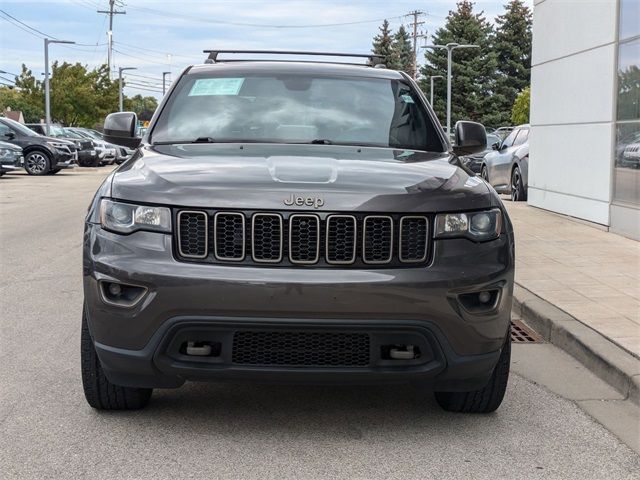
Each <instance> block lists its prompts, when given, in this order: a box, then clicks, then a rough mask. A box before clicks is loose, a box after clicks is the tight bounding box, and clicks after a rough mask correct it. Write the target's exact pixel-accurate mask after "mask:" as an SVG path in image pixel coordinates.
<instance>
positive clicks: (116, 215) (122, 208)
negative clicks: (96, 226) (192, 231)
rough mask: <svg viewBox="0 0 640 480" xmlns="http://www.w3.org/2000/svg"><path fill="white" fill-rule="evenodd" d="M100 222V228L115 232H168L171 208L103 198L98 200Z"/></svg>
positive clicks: (169, 229)
mask: <svg viewBox="0 0 640 480" xmlns="http://www.w3.org/2000/svg"><path fill="white" fill-rule="evenodd" d="M100 224H101V225H102V228H104V229H106V230H111V231H113V232H117V233H132V232H135V231H137V230H151V231H154V232H165V233H170V232H171V210H169V209H168V208H166V207H152V206H149V205H134V204H132V203H122V202H115V201H113V200H109V199H106V198H103V199H102V200H101V202H100Z"/></svg>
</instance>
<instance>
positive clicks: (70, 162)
mask: <svg viewBox="0 0 640 480" xmlns="http://www.w3.org/2000/svg"><path fill="white" fill-rule="evenodd" d="M77 162H78V152H77V151H73V152H71V151H68V150H61V149H56V150H55V153H54V155H53V165H52V168H73V167H75V166H76V163H77Z"/></svg>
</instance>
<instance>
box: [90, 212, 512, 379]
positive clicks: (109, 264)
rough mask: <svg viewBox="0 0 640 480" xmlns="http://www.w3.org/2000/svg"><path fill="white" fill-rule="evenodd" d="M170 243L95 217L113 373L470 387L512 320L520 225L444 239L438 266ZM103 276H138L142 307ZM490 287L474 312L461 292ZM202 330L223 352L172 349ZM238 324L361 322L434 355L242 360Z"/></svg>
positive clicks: (93, 302) (104, 328) (486, 369)
mask: <svg viewBox="0 0 640 480" xmlns="http://www.w3.org/2000/svg"><path fill="white" fill-rule="evenodd" d="M172 251H173V247H172V239H171V237H170V236H169V235H163V234H157V233H150V232H136V233H134V234H131V235H128V236H122V235H117V234H113V233H109V232H106V231H104V230H102V229H101V228H100V226H98V225H95V224H87V226H86V230H85V248H84V261H83V265H84V292H85V302H86V309H87V318H88V322H89V328H90V331H91V334H92V337H93V339H94V343H95V346H96V349H97V352H98V356H99V357H100V360H101V363H102V364H103V367H104V370H105V372H106V373H107V376H108V377H109V378H110V379H111V381H112V382H113V383H116V384H120V385H131V386H147V387H173V386H179V385H180V384H182V383H183V382H184V381H185V380H203V379H208V380H227V379H247V380H257V379H262V380H271V379H274V380H278V381H293V382H301V381H310V382H314V383H315V382H318V383H324V382H339V383H341V382H362V383H368V382H376V383H377V382H398V381H418V382H420V383H431V384H433V385H434V387H435V388H437V389H445V390H471V389H474V388H479V387H481V386H482V385H483V384H484V383H483V382H486V381H487V379H488V378H489V376H490V374H491V372H492V370H493V367H494V365H495V363H496V362H497V359H498V356H499V354H500V349H501V347H502V345H503V342H504V339H505V336H506V335H507V332H508V328H509V320H510V310H511V299H512V293H513V239H512V236H511V234H504V235H502V236H501V237H500V238H499V239H498V240H495V241H492V242H487V243H473V242H470V241H469V240H464V239H449V240H445V241H436V242H435V244H434V259H433V262H432V264H431V265H429V266H428V267H421V268H398V269H377V270H376V269H369V270H354V269H343V270H336V269H322V268H264V267H244V266H243V267H240V266H223V265H210V264H194V263H184V262H178V261H176V260H175V259H174V257H173V253H172ZM100 281H116V282H121V283H125V284H126V283H128V284H132V285H138V286H142V287H145V288H146V289H147V292H146V294H145V296H144V297H143V298H142V299H141V300H140V301H139V302H138V303H137V304H136V305H135V306H133V307H131V308H123V307H118V306H114V305H110V304H108V303H106V302H105V301H103V300H102V298H103V297H102V296H101V292H100V287H99V282H100ZM490 288H491V289H492V288H497V289H499V291H500V292H501V293H500V296H499V298H498V300H497V302H496V304H495V305H494V307H493V308H491V309H490V310H488V311H484V312H482V313H473V314H472V313H469V312H468V311H467V310H465V309H464V308H463V307H462V305H461V304H460V302H459V301H458V295H459V294H461V293H468V292H475V291H480V290H483V289H490ZM194 329H195V330H196V331H198V332H200V333H199V334H202V335H205V336H206V335H209V336H211V335H213V337H215V340H216V341H218V340H220V343H221V344H222V348H223V354H222V355H221V357H220V359H219V360H220V361H217V362H213V363H211V362H205V363H204V364H203V363H202V362H194V361H191V359H188V358H183V357H181V356H180V355H179V354H176V351H175V349H173V350H172V349H171V348H170V347H169V346H170V345H171V344H172V341H173V340H174V339H175V338H178V336H179V335H184V332H189V331H192V330H194ZM239 329H258V330H260V329H262V330H265V329H267V330H277V329H290V330H295V331H306V330H310V331H332V332H344V331H358V332H364V333H366V334H367V335H369V336H370V338H371V339H372V342H373V344H376V345H377V344H379V343H380V342H384V341H387V342H389V343H402V344H403V343H408V342H409V341H411V342H412V344H420V345H423V347H422V348H421V351H423V352H427V351H428V352H429V354H428V355H427V354H424V355H423V357H422V361H421V362H418V363H414V364H396V365H397V366H396V365H381V364H380V363H379V362H378V360H379V358H378V357H377V355H378V354H379V349H377V350H376V349H375V348H372V354H371V363H370V365H369V366H368V367H367V368H356V369H354V368H335V367H333V368H332V367H326V368H316V367H314V368H310V367H283V366H278V367H274V366H270V367H262V366H259V367H255V366H247V365H237V364H234V362H233V361H232V360H231V359H230V358H231V357H229V355H230V353H229V352H230V350H231V349H232V347H231V344H230V343H229V341H230V340H229V339H230V338H232V337H233V334H234V332H236V331H238V330H239ZM216 335H217V336H216ZM397 335H400V337H398V336H397ZM213 337H212V338H213ZM375 339H382V340H375ZM403 339H404V340H403ZM407 339H411V340H407ZM376 342H378V343H376ZM376 348H377V347H376ZM225 355H226V356H225Z"/></svg>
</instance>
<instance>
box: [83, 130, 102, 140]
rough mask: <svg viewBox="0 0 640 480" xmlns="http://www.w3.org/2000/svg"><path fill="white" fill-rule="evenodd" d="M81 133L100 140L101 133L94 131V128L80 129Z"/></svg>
mask: <svg viewBox="0 0 640 480" xmlns="http://www.w3.org/2000/svg"><path fill="white" fill-rule="evenodd" d="M82 132H83V133H85V134H86V135H87V136H88V137H91V138H93V139H95V140H102V135H100V134H99V133H98V132H96V131H95V130H89V129H86V130H82Z"/></svg>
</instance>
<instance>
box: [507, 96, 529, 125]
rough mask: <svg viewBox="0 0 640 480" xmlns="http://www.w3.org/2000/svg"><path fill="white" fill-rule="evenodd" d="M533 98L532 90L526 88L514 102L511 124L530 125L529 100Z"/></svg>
mask: <svg viewBox="0 0 640 480" xmlns="http://www.w3.org/2000/svg"><path fill="white" fill-rule="evenodd" d="M530 97H531V89H530V88H529V87H526V88H525V89H524V90H522V91H521V92H520V93H519V94H518V95H517V96H516V99H515V101H514V102H513V108H512V109H511V123H512V124H513V125H521V124H523V123H529V99H530Z"/></svg>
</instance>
